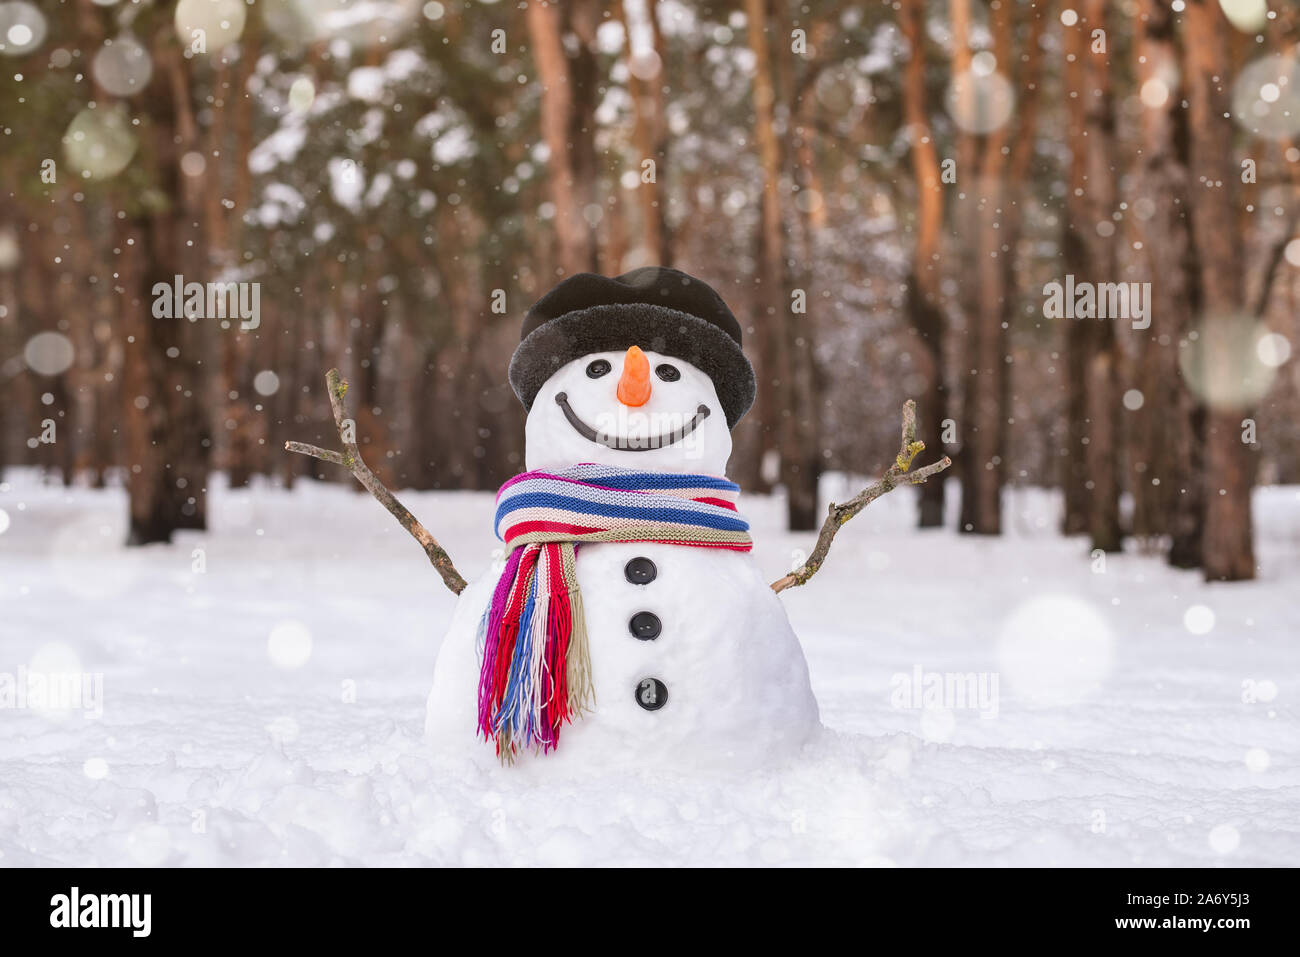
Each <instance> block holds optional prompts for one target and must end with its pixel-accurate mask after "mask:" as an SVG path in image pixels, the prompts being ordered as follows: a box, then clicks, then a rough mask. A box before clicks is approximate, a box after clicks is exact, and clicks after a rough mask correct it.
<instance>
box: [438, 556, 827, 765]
mask: <svg viewBox="0 0 1300 957" xmlns="http://www.w3.org/2000/svg"><path fill="white" fill-rule="evenodd" d="M638 560H640V561H638ZM645 560H648V561H649V562H652V563H653V566H654V577H653V579H652V580H651V581H649V582H648V583H646V584H633V583H632V582H631V581H629V580H628V577H629V572H628V565H629V563H633V567H632V575H633V576H634V577H637V578H643V577H645V571H646V569H647V565H646V563H645ZM577 568H578V584H579V586H580V587H581V589H582V596H583V607H584V609H585V612H586V617H587V632H588V636H589V638H588V640H589V642H590V649H591V668H592V686H593V687H594V689H595V693H596V708H595V710H594V711H593V712H592V713H590V714H588V715H586V716H585V717H583V718H582V719H580V720H578V721H576V722H574V723H573V724H572V725H569V726H566V727H565V728H564V730H563V732H562V734H561V736H560V743H559V747H557V748H556V749H555V751H553V752H552V753H550V754H547V755H543V756H540V757H534V756H532V755H526V756H525V757H524V758H523V760H525V761H535V762H537V763H538V764H545V765H548V766H554V767H556V768H562V767H573V766H574V765H575V764H577V765H582V766H591V767H603V766H608V765H610V764H612V763H618V764H621V763H628V764H637V765H646V766H684V767H703V768H709V767H754V766H757V765H759V764H763V763H767V762H770V761H772V760H774V759H779V758H781V757H783V756H789V755H790V754H792V753H794V752H796V751H797V750H798V749H799V748H800V747H801V746H802V745H803V744H804V742H805V741H806V740H807V739H808V737H809V735H810V734H811V733H812V731H813V730H814V729H815V728H816V727H817V724H818V721H817V702H816V699H815V698H814V697H813V694H812V690H811V688H810V686H809V682H808V667H807V665H806V664H805V663H804V656H803V651H802V649H801V648H800V646H799V641H798V639H797V638H796V637H795V635H794V632H793V631H792V630H791V629H790V624H789V622H788V620H787V619H786V615H785V609H784V608H783V607H782V606H781V601H780V599H778V598H777V597H776V594H775V593H774V592H773V591H772V589H771V588H770V587H768V585H767V583H766V582H764V580H763V577H762V575H761V574H760V573H759V570H758V566H757V565H756V563H755V562H754V560H753V559H752V558H751V557H750V555H749V554H748V553H747V552H732V551H725V550H724V551H719V550H705V549H698V548H689V547H685V546H680V545H658V544H649V543H628V544H624V543H600V544H590V545H580V546H579V547H578V562H577ZM497 574H498V573H496V572H489V573H488V574H487V575H486V576H484V578H483V579H481V580H480V581H478V582H475V583H474V584H473V585H471V586H470V587H469V588H467V589H466V590H465V593H464V594H463V595H462V596H461V599H460V603H459V605H458V607H457V609H456V615H455V618H454V620H453V622H452V626H451V629H450V630H449V632H448V634H447V636H446V638H445V639H444V640H443V645H442V650H441V651H440V652H439V655H438V665H437V669H436V672H435V676H434V684H433V691H432V693H431V694H430V695H429V703H428V718H427V725H426V731H427V733H428V736H429V737H430V739H431V740H433V741H434V742H435V744H436V746H437V747H438V748H439V750H442V751H445V752H453V753H454V752H464V753H468V754H469V755H470V756H472V757H476V758H478V759H479V760H480V761H482V762H483V763H491V764H495V763H496V761H497V758H496V754H495V751H494V748H493V746H492V744H491V743H490V742H486V741H484V740H483V739H482V738H481V737H476V736H475V721H476V718H477V708H478V701H477V688H478V676H479V665H480V661H481V658H480V654H481V649H479V648H478V642H477V632H478V625H479V621H480V619H481V618H482V616H483V610H484V608H486V607H487V603H488V601H489V600H490V598H491V593H492V589H493V587H494V586H495V584H496V579H497ZM647 614H649V615H653V616H655V619H657V621H658V625H659V627H658V633H657V636H656V637H654V638H649V637H640V638H638V637H637V636H636V635H634V633H633V632H634V628H633V626H632V622H633V620H634V619H636V621H637V624H639V625H640V626H641V628H640V630H641V632H642V633H643V634H645V633H648V632H649V631H651V630H653V629H652V627H647V625H648V624H649V623H650V619H648V618H646V617H644V616H645V615H647ZM638 616H641V617H638ZM652 680H657V681H658V682H660V683H661V685H662V688H663V689H665V690H666V692H667V694H666V696H663V697H664V700H662V701H660V700H658V698H659V696H660V695H661V694H662V693H661V692H659V690H658V686H656V685H654V684H652V683H649V682H650V681H652Z"/></svg>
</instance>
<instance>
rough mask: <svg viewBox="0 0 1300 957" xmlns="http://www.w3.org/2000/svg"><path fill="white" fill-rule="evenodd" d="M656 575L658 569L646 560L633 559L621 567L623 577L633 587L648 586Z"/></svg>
mask: <svg viewBox="0 0 1300 957" xmlns="http://www.w3.org/2000/svg"><path fill="white" fill-rule="evenodd" d="M658 574H659V569H657V568H655V563H654V562H652V561H650V559H648V558H634V559H632V560H631V561H630V562H628V563H627V564H626V565H624V566H623V577H624V578H626V579H627V580H628V581H630V582H631V583H632V584H633V585H648V584H650V583H651V582H652V581H654V580H655V576H656V575H658Z"/></svg>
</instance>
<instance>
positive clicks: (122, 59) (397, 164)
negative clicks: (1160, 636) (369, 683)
mask: <svg viewBox="0 0 1300 957" xmlns="http://www.w3.org/2000/svg"><path fill="white" fill-rule="evenodd" d="M1298 39H1300V11H1298V10H1297V9H1296V8H1295V7H1294V6H1293V5H1291V4H1272V5H1269V4H1266V3H1265V2H1264V0H1222V2H1218V0H1173V2H1170V0H1120V2H1109V0H1077V2H1073V3H1070V2H1065V0H1061V2H1053V0H1039V2H1027V0H1025V2H1022V0H1015V2H1012V0H992V2H984V0H897V2H893V3H882V2H876V0H870V2H862V3H846V2H831V0H826V2H822V0H814V2H809V3H805V4H787V3H782V2H772V0H745V2H739V0H737V2H734V3H690V2H678V0H626V2H604V0H572V2H566V3H559V4H556V3H552V4H549V5H547V4H542V3H527V4H516V3H510V2H501V3H494V2H447V3H438V2H428V3H420V2H417V0H384V2H380V0H352V2H349V0H258V2H251V0H250V2H245V0H180V2H153V0H121V2H114V0H49V2H43V3H40V4H36V3H31V2H26V0H17V2H5V3H3V4H0V55H2V56H3V62H4V65H5V70H4V75H3V76H2V77H0V118H2V119H3V131H2V132H3V142H4V149H3V158H2V159H0V174H2V176H3V186H4V193H5V202H4V204H3V206H2V207H0V360H2V361H3V365H0V381H2V382H3V384H4V394H5V400H4V402H3V404H0V466H3V467H6V468H8V467H14V466H39V467H41V468H42V469H43V470H44V472H45V474H46V475H47V476H48V478H49V480H51V481H62V482H63V483H67V484H75V483H89V484H90V485H91V486H94V487H98V486H100V485H103V484H106V483H107V484H113V483H125V485H126V486H127V488H128V489H129V500H130V506H129V507H130V524H129V539H130V541H131V542H132V543H135V544H146V543H150V542H156V541H167V540H169V539H170V538H171V536H172V534H173V532H174V531H175V530H177V529H201V528H203V527H204V526H205V522H206V513H207V488H208V485H209V480H210V477H211V476H212V475H213V474H215V473H224V475H225V476H227V477H228V481H229V483H230V486H231V487H235V488H238V487H242V486H244V485H246V484H248V483H249V482H253V481H257V480H259V477H264V478H266V479H269V480H271V481H273V482H276V483H280V484H282V485H285V486H290V485H292V484H293V483H295V482H297V481H300V480H303V479H308V478H317V479H323V480H327V481H339V482H350V481H351V479H350V477H349V476H348V475H347V474H346V472H343V473H341V474H338V473H339V470H336V469H330V468H329V467H328V466H325V465H322V464H321V463H316V462H312V461H311V460H308V459H304V458H303V457H300V456H292V455H288V454H286V453H284V451H283V447H284V443H285V441H287V440H290V439H297V440H304V441H313V442H314V441H318V440H321V441H323V440H326V439H328V438H329V436H330V434H331V433H332V431H333V426H332V423H331V420H330V418H329V406H328V402H327V400H326V396H325V395H324V379H323V376H324V373H325V371H326V370H327V369H328V368H330V367H331V366H338V367H339V368H340V369H342V370H343V372H344V374H345V376H346V377H347V378H348V379H349V380H350V382H351V383H352V387H353V390H354V391H353V396H354V401H355V403H356V407H357V409H358V413H357V433H358V438H359V441H360V442H361V448H362V450H363V452H364V453H365V455H366V457H367V459H368V461H369V462H370V464H371V466H372V467H373V468H375V470H376V472H377V473H378V474H379V475H380V476H381V478H382V479H383V480H384V481H385V483H386V484H388V485H389V486H390V487H393V488H412V489H494V488H496V486H497V485H498V484H500V482H501V481H503V480H504V479H505V478H507V477H509V476H510V475H512V474H514V473H515V472H517V471H519V470H520V468H521V442H522V422H523V413H522V410H521V409H520V408H519V407H518V404H517V403H516V401H515V399H514V397H513V396H512V394H511V392H510V388H509V386H508V384H507V383H506V380H505V374H504V373H505V368H506V365H507V363H508V360H509V357H510V353H511V350H512V349H513V347H514V345H515V343H516V341H517V339H516V337H517V335H518V328H519V318H520V316H521V315H522V313H523V311H524V310H525V309H526V308H527V307H528V305H529V304H530V303H531V302H532V301H534V300H535V299H536V298H537V297H539V296H540V295H541V294H542V293H543V292H545V291H546V290H547V289H548V288H550V286H551V285H553V284H554V282H555V281H557V280H558V279H559V278H560V277H562V276H564V275H567V274H572V273H576V272H582V271H592V272H600V273H604V274H607V275H613V274H616V273H618V272H622V271H625V270H628V269H632V268H634V267H636V266H640V265H646V264H663V265H678V266H681V267H682V268H686V269H688V270H689V271H691V272H693V273H694V274H696V275H701V276H705V277H708V278H709V279H710V281H712V282H713V284H714V285H715V286H716V287H717V288H718V289H720V290H721V291H722V292H723V295H724V297H725V298H726V299H727V300H728V302H729V304H730V305H731V306H732V308H733V310H734V311H735V312H736V314H737V315H738V316H740V317H741V318H742V322H743V324H744V326H745V331H746V335H747V343H746V345H747V352H748V354H749V356H750V358H751V360H752V361H753V363H754V365H755V367H756V370H757V373H758V382H759V396H758V401H757V405H756V408H755V411H754V413H753V414H751V415H750V416H749V418H748V419H747V420H746V421H745V422H743V423H742V424H741V425H740V427H739V428H738V429H737V432H736V452H735V455H734V456H733V459H732V464H731V472H732V474H733V477H734V478H736V479H737V481H738V482H739V483H740V484H741V486H742V487H744V488H746V489H749V490H751V491H759V492H761V491H766V490H772V489H781V490H784V491H785V492H786V502H787V523H788V527H789V528H790V529H792V530H803V529H812V528H815V527H816V525H817V524H819V523H820V520H821V518H822V516H823V514H824V510H825V505H826V503H825V502H819V501H818V495H817V483H818V477H819V475H821V474H823V473H825V472H829V471H848V472H854V473H859V474H871V473H873V472H877V471H879V470H880V469H881V468H883V466H884V465H885V464H887V463H888V462H889V461H890V458H891V456H892V455H893V450H894V448H895V446H896V435H895V433H896V430H897V409H898V407H899V405H900V404H901V401H902V400H903V399H905V398H908V397H912V398H915V399H916V400H917V401H918V404H919V409H920V415H919V421H920V425H921V432H922V438H923V439H924V440H925V441H926V444H927V446H928V447H929V448H930V449H931V450H934V451H937V450H942V451H943V452H944V453H946V454H949V455H951V456H952V458H953V461H954V467H953V469H952V470H951V472H950V473H949V474H948V475H947V476H945V477H944V478H946V479H947V481H946V483H945V482H944V481H942V480H935V481H933V482H931V483H929V484H928V485H927V486H926V487H925V490H924V492H923V495H922V497H921V500H920V505H919V515H918V521H919V524H920V525H921V526H932V525H937V524H940V523H942V522H943V520H944V519H943V516H944V511H943V500H944V496H945V494H948V495H949V496H952V495H956V494H957V492H958V489H960V501H961V507H960V514H959V516H958V517H957V520H956V525H957V528H958V529H959V530H960V531H964V532H969V533H973V534H976V535H998V534H1000V533H1002V531H1003V530H1004V528H1005V526H1006V524H1007V522H1008V518H1007V516H1005V515H1004V514H1003V505H1002V497H1003V492H1004V490H1005V489H1007V488H1008V487H1020V486H1046V487H1056V488H1060V489H1062V490H1063V493H1064V494H1063V507H1062V508H1061V512H1060V515H1059V516H1058V518H1057V520H1056V521H1057V523H1058V524H1059V526H1060V529H1061V531H1063V532H1064V533H1066V534H1083V535H1086V536H1088V537H1089V539H1090V543H1091V548H1092V549H1101V550H1103V551H1106V552H1111V551H1115V550H1118V549H1120V548H1121V547H1122V544H1123V542H1124V540H1125V538H1127V537H1130V536H1131V537H1132V539H1133V540H1135V541H1136V543H1137V545H1138V547H1139V548H1141V549H1143V550H1145V551H1149V552H1158V553H1161V554H1163V555H1165V556H1166V557H1167V559H1168V561H1169V562H1170V563H1172V564H1173V565H1175V566H1177V567H1180V568H1201V569H1203V572H1204V575H1205V576H1206V577H1207V578H1209V579H1234V580H1235V579H1248V578H1251V577H1253V576H1254V574H1255V570H1256V561H1255V556H1254V548H1253V542H1252V512H1251V491H1252V488H1253V487H1255V486H1256V484H1265V485H1267V484H1276V483H1296V482H1300V371H1298V370H1300V367H1298V366H1297V365H1296V363H1295V362H1292V361H1288V357H1289V354H1290V351H1291V343H1292V342H1295V341H1297V338H1298V337H1300V325H1298V323H1300V318H1297V316H1298V314H1300V310H1297V308H1296V303H1297V296H1300V238H1298V237H1300V232H1298V231H1297V218H1298V217H1300V146H1297V145H1296V144H1297V143H1300V72H1298V69H1300V68H1298V66H1297V64H1298V63H1300V61H1298V60H1297V58H1296V53H1295V50H1296V43H1297V40H1298ZM181 277H183V279H182V278H181ZM159 284H162V287H163V288H166V289H168V290H171V291H169V292H168V293H167V294H166V295H164V294H162V293H161V292H160V291H159V288H160V287H159ZM187 284H197V286H193V285H187ZM228 284H233V285H228ZM195 288H197V289H198V292H197V297H198V298H197V299H192V298H191V293H192V290H193V289H195ZM214 290H215V294H214V292H213V291H214ZM173 291H174V294H173ZM241 296H242V299H241V298H239V297H241ZM187 302H188V303H189V304H188V305H187V304H186V303H187ZM173 307H174V308H173ZM241 309H242V310H243V311H242V312H241V311H240V310H241ZM254 313H255V315H253V314H254ZM160 316H166V317H168V318H158V317H160ZM250 316H253V318H249V317H250ZM945 485H946V487H945ZM377 520H382V518H380V517H377Z"/></svg>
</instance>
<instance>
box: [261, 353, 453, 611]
mask: <svg viewBox="0 0 1300 957" xmlns="http://www.w3.org/2000/svg"><path fill="white" fill-rule="evenodd" d="M325 386H326V388H327V389H328V390H329V396H330V409H331V410H332V411H333V412H334V424H335V426H337V427H338V430H339V440H340V441H341V442H342V443H343V451H342V452H333V451H330V450H329V449H322V448H317V447H316V446H314V445H308V444H307V443H306V442H286V443H284V447H285V449H286V450H287V451H289V452H298V453H299V454H301V455H310V456H311V457H312V458H314V459H320V460H321V461H322V462H329V463H330V464H331V465H341V466H343V467H344V468H345V469H347V470H348V471H349V472H351V473H352V474H353V475H354V476H356V479H357V481H358V482H360V483H361V484H362V485H364V486H365V487H366V491H368V492H369V493H370V494H371V495H373V496H374V497H375V498H376V499H377V500H378V502H379V504H380V505H382V506H384V508H386V509H388V511H389V512H391V513H392V515H393V517H394V518H395V519H397V521H398V523H399V524H400V525H401V526H402V528H404V529H406V530H407V531H408V532H410V533H411V535H412V537H414V538H415V540H416V541H417V542H419V543H420V547H421V548H423V549H424V554H426V555H428V556H429V561H430V562H431V563H432V564H433V567H434V568H435V569H436V570H437V572H438V574H439V575H441V576H442V581H443V584H445V585H446V586H447V587H448V588H450V589H451V590H452V591H453V592H455V593H456V594H457V595H459V594H460V593H461V592H462V591H464V590H465V579H464V578H462V577H461V575H460V572H458V571H456V566H455V565H453V564H452V563H451V557H450V556H449V555H448V554H447V553H446V552H445V551H443V548H442V546H441V545H439V544H438V540H437V539H435V538H434V537H433V536H432V535H430V534H429V530H428V529H427V528H425V527H424V526H423V525H421V524H420V520H419V519H417V518H416V517H415V516H414V515H412V514H411V512H410V511H409V510H408V509H407V507H406V506H405V505H403V504H402V503H401V502H399V501H398V500H397V497H396V496H395V495H393V493H392V492H390V491H389V490H388V488H387V487H386V486H385V485H384V483H383V482H381V481H379V479H377V478H376V477H375V473H374V472H372V471H370V469H369V467H368V466H367V465H366V463H365V462H364V461H363V460H362V458H361V450H360V449H358V448H357V443H356V441H355V437H356V424H355V423H354V422H352V420H350V419H349V418H348V414H347V410H346V408H345V407H344V405H343V399H344V398H345V397H346V396H347V394H348V383H347V380H345V379H344V378H343V377H342V376H341V375H339V370H338V369H330V371H329V372H327V373H326V374H325ZM349 433H350V434H352V436H353V439H352V440H349V439H348V435H349Z"/></svg>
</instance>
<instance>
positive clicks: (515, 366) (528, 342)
mask: <svg viewBox="0 0 1300 957" xmlns="http://www.w3.org/2000/svg"><path fill="white" fill-rule="evenodd" d="M632 346H640V347H641V348H642V349H644V350H646V351H647V352H661V353H663V354H664V355H669V356H675V357H676V358H678V359H682V360H684V361H686V362H689V363H690V364H691V365H693V366H695V367H696V368H697V369H699V370H701V371H702V372H704V373H705V374H706V375H707V376H708V377H709V378H710V379H712V380H713V387H714V389H716V390H717V393H718V399H719V400H720V401H721V402H722V410H723V412H724V413H725V414H726V416H727V425H728V426H729V427H732V428H734V427H735V425H736V423H737V422H738V421H739V420H740V417H741V416H743V415H744V414H745V413H746V412H747V411H749V407H750V406H751V405H752V404H753V402H754V391H755V381H754V369H753V367H752V366H751V365H750V364H749V360H748V359H746V358H745V353H744V352H742V351H741V348H740V323H739V322H737V321H736V317H735V316H734V315H732V314H731V310H730V309H728V308H727V304H726V303H725V302H723V301H722V297H721V296H719V295H718V294H717V292H715V291H714V290H713V288H712V287H711V286H710V285H709V284H708V283H705V282H702V281H701V280H699V279H696V278H694V277H693V276H688V275H686V273H684V272H681V271H679V270H676V269H666V268H664V267H662V266H645V267H643V268H641V269H634V270H632V271H631V272H627V273H624V274H623V275H621V276H615V277H614V278H612V279H611V278H609V277H608V276H597V275H596V274H595V273H578V274H577V275H576V276H570V277H569V278H568V279H565V280H564V281H563V282H561V283H560V284H559V285H558V286H556V287H555V288H554V289H552V290H551V291H550V292H548V293H547V294H546V295H544V296H543V297H542V298H541V299H539V300H537V302H536V303H535V304H534V305H533V307H532V308H531V309H529V310H528V314H527V315H525V316H524V327H523V331H522V333H521V334H520V342H519V348H517V349H516V350H515V354H514V357H513V358H512V359H511V360H510V373H509V376H510V385H511V386H512V387H513V388H514V390H515V395H517V396H519V401H520V402H522V403H523V404H524V408H525V409H531V408H532V406H533V399H534V398H536V396H537V393H538V391H539V390H540V389H541V388H542V385H543V384H544V383H545V382H546V380H547V379H549V378H550V377H551V376H552V375H553V374H554V373H555V372H556V371H557V370H558V369H559V368H560V367H561V366H563V365H565V364H566V363H568V362H571V361H572V360H574V359H579V358H581V357H582V356H585V355H590V354H591V353H593V352H615V351H618V350H620V349H628V348H630V347H632Z"/></svg>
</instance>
